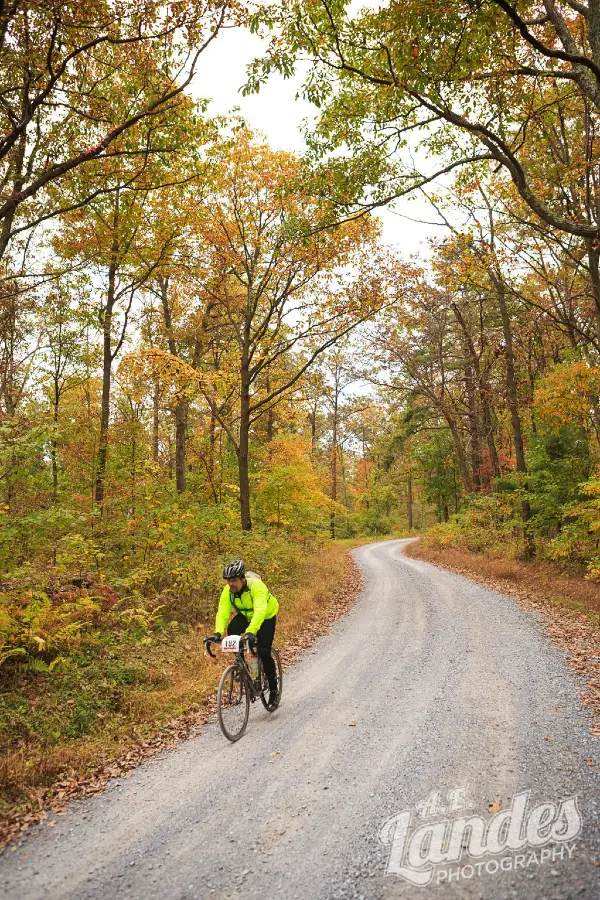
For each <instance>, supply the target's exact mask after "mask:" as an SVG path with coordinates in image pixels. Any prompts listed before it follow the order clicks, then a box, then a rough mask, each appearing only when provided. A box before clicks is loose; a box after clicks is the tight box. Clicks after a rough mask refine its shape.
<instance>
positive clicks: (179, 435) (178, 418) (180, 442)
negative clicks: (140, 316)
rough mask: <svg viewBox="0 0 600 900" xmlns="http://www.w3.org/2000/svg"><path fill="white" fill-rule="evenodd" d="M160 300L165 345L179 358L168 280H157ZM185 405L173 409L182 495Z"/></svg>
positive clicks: (177, 479)
mask: <svg viewBox="0 0 600 900" xmlns="http://www.w3.org/2000/svg"><path fill="white" fill-rule="evenodd" d="M158 284H159V287H160V299H161V302H162V309H163V318H164V321H165V329H166V332H167V343H168V346H169V353H170V354H171V356H176V357H177V358H179V353H178V351H177V344H176V343H175V338H174V337H173V317H172V315H171V308H170V306H169V278H168V276H167V277H166V278H161V279H159V282H158ZM186 442H187V403H186V401H185V400H184V399H183V398H181V399H180V400H179V401H178V403H177V406H176V407H175V486H176V488H177V492H178V493H179V494H182V493H183V492H184V491H185V489H186V475H187V472H186V469H187V461H186V460H187V447H186Z"/></svg>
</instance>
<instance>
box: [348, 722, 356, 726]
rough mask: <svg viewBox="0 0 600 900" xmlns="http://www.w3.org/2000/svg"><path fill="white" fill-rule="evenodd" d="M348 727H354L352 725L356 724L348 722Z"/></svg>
mask: <svg viewBox="0 0 600 900" xmlns="http://www.w3.org/2000/svg"><path fill="white" fill-rule="evenodd" d="M348 725H350V726H351V727H354V725H356V722H348Z"/></svg>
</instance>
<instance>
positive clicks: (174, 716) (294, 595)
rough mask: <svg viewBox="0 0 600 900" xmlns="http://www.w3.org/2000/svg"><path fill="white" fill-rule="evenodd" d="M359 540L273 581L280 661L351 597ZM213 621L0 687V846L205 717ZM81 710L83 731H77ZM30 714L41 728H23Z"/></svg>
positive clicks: (213, 675)
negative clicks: (281, 587) (74, 668)
mask: <svg viewBox="0 0 600 900" xmlns="http://www.w3.org/2000/svg"><path fill="white" fill-rule="evenodd" d="M361 543H362V542H361V541H360V540H356V541H344V542H334V543H327V544H325V545H324V546H323V547H321V548H320V549H319V550H317V551H316V552H314V553H311V554H310V555H308V556H307V557H306V558H305V559H304V560H303V561H302V562H301V563H300V565H299V567H298V571H297V572H296V573H295V576H296V577H295V578H294V579H293V582H292V584H291V586H289V587H288V588H287V589H286V591H285V595H284V594H282V592H281V591H278V590H275V588H273V591H274V593H275V594H276V595H277V596H278V599H279V601H280V613H279V616H278V624H277V638H276V644H277V646H278V647H280V648H281V650H282V657H283V661H284V665H288V664H289V663H290V662H291V661H292V660H293V659H294V658H295V657H296V656H298V655H299V654H301V653H302V652H303V650H304V649H305V648H306V647H308V646H310V644H311V643H312V642H313V641H314V640H315V638H316V637H317V636H318V635H319V634H322V633H324V632H326V631H327V630H329V628H330V627H331V626H332V625H333V624H334V623H335V622H336V621H337V620H338V619H339V618H340V617H341V616H343V615H344V613H345V612H346V611H347V610H348V609H349V607H350V606H351V604H352V602H353V601H354V599H355V598H356V596H357V595H358V593H359V591H360V588H361V585H362V581H361V576H360V573H359V571H358V569H357V567H356V565H355V563H354V562H353V560H352V558H351V557H350V555H349V550H350V549H352V548H353V547H356V546H359V545H360V544H361ZM217 599H218V598H217V597H215V608H216V603H217ZM213 626H214V620H211V621H207V622H205V623H200V627H199V628H198V629H197V630H192V629H185V630H181V629H180V630H179V631H177V632H171V631H165V633H160V632H159V633H158V634H156V635H155V636H154V638H153V641H152V643H151V644H147V645H144V644H140V643H139V642H137V643H135V642H131V643H130V644H129V645H127V646H124V647H123V648H122V652H121V653H120V655H119V657H118V658H114V659H109V660H103V661H102V665H101V666H99V665H96V666H86V667H85V668H84V669H83V670H82V673H81V677H78V678H74V677H70V678H69V680H68V684H65V686H64V688H63V683H64V678H63V676H62V675H61V674H60V673H56V674H54V673H51V674H48V675H44V676H38V677H37V678H25V679H23V682H22V684H20V685H18V686H15V687H14V688H13V690H12V691H11V692H6V693H4V694H3V696H2V698H1V699H0V703H1V708H0V726H4V727H2V731H3V732H4V734H5V735H6V737H5V738H4V739H3V741H2V745H0V784H1V786H2V795H1V800H0V803H1V806H0V846H4V845H5V844H7V843H9V842H10V841H16V840H18V839H19V838H20V837H21V836H22V835H23V834H24V833H25V831H27V829H28V828H30V827H31V826H32V825H34V824H36V823H37V822H40V821H43V820H44V819H46V818H48V816H49V815H52V814H60V813H61V811H62V809H63V807H64V806H65V805H66V803H67V802H68V801H70V800H71V799H74V798H75V797H81V796H86V795H87V796H89V795H92V794H97V793H100V792H101V791H102V790H104V787H105V786H106V783H107V782H108V780H109V779H110V778H111V777H115V776H121V775H123V774H124V773H126V772H127V771H128V770H130V769H132V768H134V767H135V766H137V765H139V764H140V762H142V760H143V759H145V758H146V757H148V756H150V755H152V754H153V753H156V752H158V751H160V750H164V749H168V748H170V747H172V746H174V745H175V744H176V743H177V742H178V741H179V740H182V739H184V738H186V737H188V736H190V735H192V734H193V733H194V732H195V731H196V729H197V728H198V727H199V726H200V725H202V724H203V722H205V721H206V718H207V716H208V715H209V714H210V712H211V709H212V708H213V707H214V694H215V690H216V686H217V684H218V680H219V677H220V674H221V671H222V668H223V666H222V661H221V660H218V662H213V661H212V660H211V659H210V658H207V657H205V656H204V655H203V651H202V637H203V636H204V635H205V634H207V633H210V632H212V630H213ZM90 716H94V717H95V720H94V731H93V733H88V730H89V729H88V730H86V731H84V733H82V734H78V733H77V731H78V729H80V730H82V731H83V730H84V729H87V727H88V726H89V718H90ZM32 717H33V718H35V719H36V720H37V721H38V725H39V723H40V722H41V723H47V727H45V726H44V727H38V728H36V729H32V728H31V727H27V724H28V721H29V723H31V720H32ZM21 722H22V734H21V736H20V737H16V735H17V734H18V732H19V725H20V723H21ZM98 723H100V725H98ZM57 735H58V736H57Z"/></svg>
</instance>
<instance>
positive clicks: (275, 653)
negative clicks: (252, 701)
mask: <svg viewBox="0 0 600 900" xmlns="http://www.w3.org/2000/svg"><path fill="white" fill-rule="evenodd" d="M271 656H272V657H273V660H274V662H275V669H276V672H277V693H278V694H279V703H281V689H282V687H283V670H282V668H281V658H280V656H279V650H276V649H275V648H274V647H273V649H272V650H271ZM258 664H259V667H260V699H261V701H262V705H263V706H264V708H265V709H266V710H267V711H268V712H274V710H273V709H269V681H268V679H267V676H266V675H265V670H264V669H263V666H262V660H261V659H259V661H258ZM279 703H278V705H279Z"/></svg>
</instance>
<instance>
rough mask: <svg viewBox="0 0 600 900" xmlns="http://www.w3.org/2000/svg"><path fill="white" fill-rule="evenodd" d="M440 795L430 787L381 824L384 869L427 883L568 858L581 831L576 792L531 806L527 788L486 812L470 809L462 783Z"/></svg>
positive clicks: (390, 873)
mask: <svg viewBox="0 0 600 900" xmlns="http://www.w3.org/2000/svg"><path fill="white" fill-rule="evenodd" d="M445 798H446V799H445V802H444V801H443V799H442V794H441V793H440V792H437V791H436V792H433V793H431V794H429V796H428V797H426V798H425V799H424V800H422V801H421V802H420V803H416V804H415V805H414V807H411V808H409V809H403V810H402V812H400V813H398V814H397V815H395V816H392V818H390V819H388V820H387V822H385V823H384V824H383V825H382V827H381V829H380V831H379V840H380V841H381V843H383V844H385V845H386V846H389V848H390V850H389V855H388V861H387V866H386V875H396V876H398V877H399V878H403V879H404V880H405V881H408V882H410V884H412V885H415V886H420V887H425V886H426V885H429V884H431V883H434V884H443V883H450V882H453V881H454V882H456V881H461V880H463V879H471V878H476V877H479V876H481V875H483V874H488V875H492V874H495V873H496V872H510V871H516V870H518V869H528V868H530V867H532V866H539V865H543V864H545V863H550V862H557V861H558V860H562V859H570V858H571V856H572V854H573V851H574V850H575V846H576V844H575V838H577V837H578V835H579V834H580V832H581V827H582V821H581V815H580V813H579V808H578V805H577V797H576V796H573V797H567V798H566V799H565V800H561V801H559V802H556V803H555V802H548V801H546V802H542V803H537V804H536V805H533V804H532V803H531V791H521V792H520V793H517V794H515V795H514V797H513V798H512V801H511V803H510V806H507V807H505V808H504V809H501V808H500V806H499V804H497V803H491V804H489V806H488V812H487V814H485V815H480V814H477V813H475V812H473V810H474V809H475V804H474V803H473V802H472V801H471V800H470V799H469V798H468V794H467V788H460V787H457V788H454V789H453V790H451V791H448V793H447V794H446V795H445Z"/></svg>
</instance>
